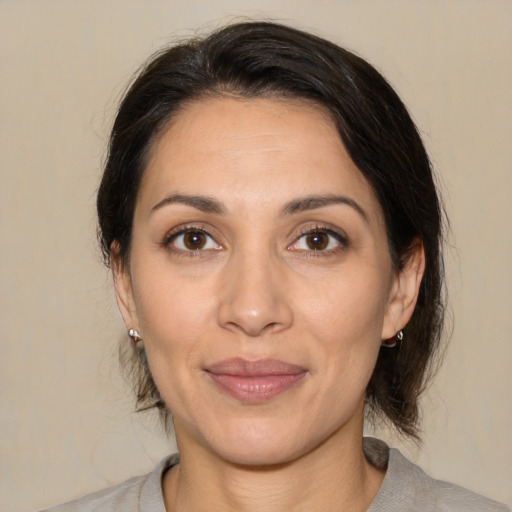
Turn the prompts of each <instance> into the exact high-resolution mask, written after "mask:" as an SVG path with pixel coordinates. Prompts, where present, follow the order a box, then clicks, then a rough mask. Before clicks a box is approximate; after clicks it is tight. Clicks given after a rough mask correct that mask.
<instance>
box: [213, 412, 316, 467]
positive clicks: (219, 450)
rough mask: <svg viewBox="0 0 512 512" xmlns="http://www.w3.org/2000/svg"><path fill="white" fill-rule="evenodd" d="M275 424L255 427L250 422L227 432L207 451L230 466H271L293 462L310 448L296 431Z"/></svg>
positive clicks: (287, 426)
mask: <svg viewBox="0 0 512 512" xmlns="http://www.w3.org/2000/svg"><path fill="white" fill-rule="evenodd" d="M274 423H275V422H270V424H269V423H268V422H263V424H261V423H260V424H258V423H256V424H255V422H254V420H253V421H252V422H251V424H249V425H246V424H242V425H238V428H234V429H233V428H231V429H227V431H226V433H225V436H222V437H220V438H217V439H216V440H212V441H211V443H209V444H210V450H212V451H213V452H215V453H216V454H217V455H218V456H219V457H221V458H222V459H224V460H226V461H229V462H230V463H232V464H236V465H240V466H273V465H280V464H286V463H288V462H291V461H293V460H296V459H298V458H300V457H301V456H302V455H304V454H305V453H307V452H308V451H309V450H310V449H311V448H312V447H311V446H309V444H310V443H307V442H306V439H304V438H302V435H300V434H299V432H298V431H299V429H298V428H293V427H291V426H290V425H289V424H288V425H282V424H279V425H275V424H274ZM300 430H302V429H300ZM297 434H298V435H297ZM216 441H217V442H216Z"/></svg>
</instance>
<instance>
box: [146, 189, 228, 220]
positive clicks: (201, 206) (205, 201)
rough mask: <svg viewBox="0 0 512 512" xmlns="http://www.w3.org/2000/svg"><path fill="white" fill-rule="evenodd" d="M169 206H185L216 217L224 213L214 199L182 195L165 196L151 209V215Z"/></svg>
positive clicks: (222, 208)
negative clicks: (214, 214) (213, 214)
mask: <svg viewBox="0 0 512 512" xmlns="http://www.w3.org/2000/svg"><path fill="white" fill-rule="evenodd" d="M170 204H185V205H187V206H192V207H193V208H196V209H197V210H200V211H202V212H205V213H216V214H218V215H222V214H224V213H226V209H225V208H224V207H223V206H222V204H221V203H220V202H219V201H217V200H216V199H213V198H211V197H208V196H190V195H184V194H171V195H170V196H167V197H166V198H164V199H162V200H161V201H160V202H159V203H157V204H155V206H153V208H151V213H153V212H154V211H155V210H159V209H160V208H163V207H164V206H167V205H170Z"/></svg>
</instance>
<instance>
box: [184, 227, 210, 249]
mask: <svg viewBox="0 0 512 512" xmlns="http://www.w3.org/2000/svg"><path fill="white" fill-rule="evenodd" d="M206 242H207V238H206V235H205V234H204V233H202V232H201V231H189V232H188V233H185V234H184V235H183V244H184V245H185V247H186V248H187V249H189V250H191V251H194V250H198V249H202V248H203V247H204V246H205V245H206Z"/></svg>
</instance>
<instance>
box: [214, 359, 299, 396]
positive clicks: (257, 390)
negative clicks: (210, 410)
mask: <svg viewBox="0 0 512 512" xmlns="http://www.w3.org/2000/svg"><path fill="white" fill-rule="evenodd" d="M206 373H207V374H208V376H209V377H210V378H211V379H212V381H213V382H214V383H215V384H216V385H217V387H218V388H219V389H220V390H221V391H223V392H224V393H227V394H228V395H230V396H232V397H233V398H236V399H238V400H240V401H242V402H249V403H258V402H265V401H267V400H270V399H271V398H274V397H275V396H277V395H279V394H281V393H283V392H285V391H287V390H288V389H290V388H291V387H293V386H295V384H297V383H298V382H299V381H300V380H302V378H303V377H304V376H305V375H306V373H307V370H306V369H304V368H302V367H300V366H297V365H294V364H290V363H285V362H283V361H278V360H275V359H262V360H259V361H248V360H246V359H241V358H234V359H226V360H225V361H220V362H218V363H215V364H213V365H211V366H209V367H207V368H206Z"/></svg>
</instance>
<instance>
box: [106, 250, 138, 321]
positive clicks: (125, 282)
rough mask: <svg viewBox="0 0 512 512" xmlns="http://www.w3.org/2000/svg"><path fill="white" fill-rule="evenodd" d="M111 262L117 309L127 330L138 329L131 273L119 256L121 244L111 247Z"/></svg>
mask: <svg viewBox="0 0 512 512" xmlns="http://www.w3.org/2000/svg"><path fill="white" fill-rule="evenodd" d="M110 261H111V263H112V275H113V278H114V288H115V292H116V301H117V307H118V308H119V311H120V313H121V316H122V317H123V320H124V324H125V326H126V329H127V330H129V329H138V328H139V327H138V320H137V314H136V309H135V303H134V300H133V293H132V283H131V278H130V272H129V270H128V269H127V268H126V265H124V264H123V262H122V261H121V258H120V256H119V243H118V242H117V241H114V242H113V243H112V245H111V248H110Z"/></svg>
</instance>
